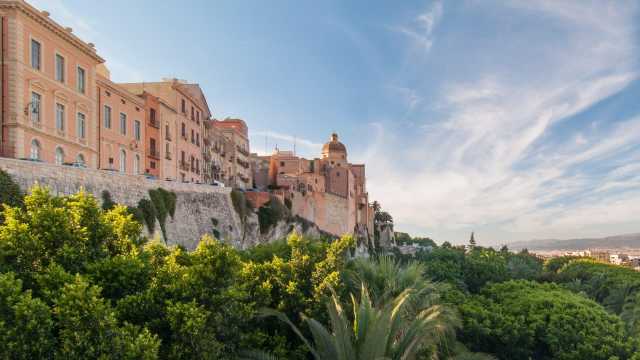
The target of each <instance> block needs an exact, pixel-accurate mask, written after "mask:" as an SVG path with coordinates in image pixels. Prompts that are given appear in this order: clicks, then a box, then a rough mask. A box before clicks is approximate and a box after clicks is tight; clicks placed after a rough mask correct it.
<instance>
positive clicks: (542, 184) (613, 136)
mask: <svg viewBox="0 0 640 360" xmlns="http://www.w3.org/2000/svg"><path fill="white" fill-rule="evenodd" d="M30 3H32V4H33V5H34V6H36V7H37V8H39V9H44V10H47V11H49V12H50V13H51V16H52V17H53V18H54V19H55V20H56V21H58V22H59V23H61V24H62V25H63V26H70V27H72V28H73V29H74V33H75V34H77V35H78V36H80V37H81V38H82V39H83V40H85V41H87V42H93V43H95V44H96V48H97V50H98V53H99V54H100V55H101V56H102V57H104V58H105V59H106V60H107V66H108V67H109V69H110V70H111V75H112V80H114V81H117V82H120V81H121V82H131V81H157V80H159V79H162V78H173V77H176V78H179V79H185V80H188V81H190V82H197V83H199V84H200V86H201V87H202V88H203V90H204V92H205V94H206V96H207V100H208V103H209V105H210V107H211V108H212V112H213V114H214V116H215V117H216V118H219V119H222V118H225V117H227V116H231V117H240V118H242V119H245V120H246V121H247V123H248V125H249V131H250V140H251V147H252V151H256V152H259V153H265V152H267V153H270V152H271V151H272V150H273V149H274V148H275V147H276V146H277V147H278V148H280V149H282V150H292V149H293V147H294V143H295V148H296V151H297V153H298V154H300V155H303V156H306V157H317V156H319V152H320V148H321V146H322V144H323V143H324V142H326V141H327V140H328V138H329V135H330V134H331V133H332V132H334V131H335V132H337V133H338V134H339V135H340V140H341V141H342V142H343V143H344V144H345V145H346V146H347V148H348V156H349V160H350V161H351V162H354V163H365V164H366V165H367V181H368V183H367V187H368V191H369V194H370V199H371V200H374V199H375V200H377V201H379V202H380V203H381V204H382V207H383V209H385V210H386V211H388V212H390V213H391V215H392V216H393V217H394V219H395V224H396V226H395V227H396V230H397V231H406V232H409V233H411V234H413V235H416V236H429V237H431V238H433V239H435V240H436V241H437V242H442V241H450V242H452V243H465V242H467V241H468V239H469V235H470V233H471V232H472V231H474V232H475V238H476V240H477V241H478V243H480V244H504V243H509V242H511V241H519V240H530V239H542V238H577V237H600V236H607V235H616V234H624V233H633V232H640V77H639V75H640V61H639V60H640V59H639V57H640V48H639V45H640V26H639V25H638V24H640V2H638V1H632V0H630V1H625V0H619V1H615V2H614V1H590V2H586V1H579V0H577V1H555V0H540V1H526V0H522V1H515V0H514V1H510V0H504V1H491V0H486V1H479V0H460V1H372V0H366V1H361V0H350V1H338V0H326V1H281V0H272V1H258V0H256V1H245V0H234V1H206V0H202V1H199V0H198V1H196V0H194V1H168V0H136V1H130V0H129V1H121V0H110V1H109V2H107V3H108V5H100V6H97V5H96V3H94V2H93V1H85V0H31V1H30ZM107 3H105V4H107Z"/></svg>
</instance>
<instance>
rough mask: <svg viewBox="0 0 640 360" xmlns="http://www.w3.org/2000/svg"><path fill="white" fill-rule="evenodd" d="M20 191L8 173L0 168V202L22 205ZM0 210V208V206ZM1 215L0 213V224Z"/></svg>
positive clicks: (9, 204)
mask: <svg viewBox="0 0 640 360" xmlns="http://www.w3.org/2000/svg"><path fill="white" fill-rule="evenodd" d="M22 196H23V194H22V191H21V190H20V186H18V184H16V182H15V181H13V179H12V178H11V176H10V175H9V174H7V173H6V172H5V171H3V170H2V169H0V204H6V205H7V206H22ZM0 210H1V208H0ZM2 221H3V216H2V215H1V214H0V224H1V223H2Z"/></svg>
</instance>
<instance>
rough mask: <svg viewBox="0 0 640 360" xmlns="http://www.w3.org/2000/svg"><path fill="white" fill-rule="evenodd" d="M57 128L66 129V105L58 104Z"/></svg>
mask: <svg viewBox="0 0 640 360" xmlns="http://www.w3.org/2000/svg"><path fill="white" fill-rule="evenodd" d="M56 129H58V130H59V131H64V105H62V104H56Z"/></svg>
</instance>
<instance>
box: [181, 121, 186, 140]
mask: <svg viewBox="0 0 640 360" xmlns="http://www.w3.org/2000/svg"><path fill="white" fill-rule="evenodd" d="M182 137H183V138H185V139H186V138H187V127H186V126H185V125H184V123H182Z"/></svg>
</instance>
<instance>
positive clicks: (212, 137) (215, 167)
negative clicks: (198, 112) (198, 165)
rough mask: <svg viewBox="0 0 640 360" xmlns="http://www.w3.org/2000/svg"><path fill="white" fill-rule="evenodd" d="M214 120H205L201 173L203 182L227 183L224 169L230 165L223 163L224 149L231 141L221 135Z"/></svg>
mask: <svg viewBox="0 0 640 360" xmlns="http://www.w3.org/2000/svg"><path fill="white" fill-rule="evenodd" d="M214 124H215V120H205V123H204V140H203V141H204V143H203V152H202V161H203V164H202V175H203V181H204V183H205V184H213V183H214V182H216V181H217V182H221V183H224V184H225V185H230V184H227V173H226V171H225V169H228V168H229V167H230V166H229V165H227V164H225V160H226V156H227V154H226V149H231V148H232V146H233V143H232V142H231V140H229V139H227V137H226V136H224V135H223V133H222V131H221V129H220V128H218V127H216V126H215V125H214Z"/></svg>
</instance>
